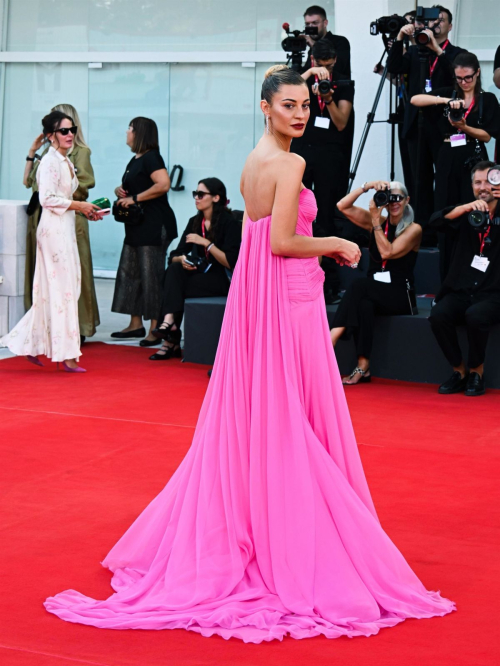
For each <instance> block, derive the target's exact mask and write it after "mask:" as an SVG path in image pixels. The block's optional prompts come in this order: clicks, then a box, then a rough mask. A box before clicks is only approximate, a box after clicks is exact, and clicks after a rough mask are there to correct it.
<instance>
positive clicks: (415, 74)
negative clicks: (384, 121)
mask: <svg viewBox="0 0 500 666" xmlns="http://www.w3.org/2000/svg"><path fill="white" fill-rule="evenodd" d="M403 45H404V42H403V40H400V41H398V40H396V41H395V42H394V44H393V45H392V48H391V50H390V51H389V55H388V56H387V68H388V70H389V72H390V73H391V74H408V97H409V98H410V99H411V97H413V95H419V94H420V93H422V92H424V91H423V90H422V89H421V87H420V57H419V47H418V46H410V47H409V48H408V50H407V51H406V53H403ZM427 50H428V51H429V59H428V64H427V65H426V75H425V78H426V79H429V78H430V79H431V82H432V89H433V90H435V89H437V88H443V87H445V86H452V85H453V76H454V72H453V61H454V60H455V58H456V57H457V55H458V54H459V53H462V52H464V51H465V49H461V48H460V47H458V46H453V44H448V45H447V47H446V49H445V50H444V52H443V53H442V55H440V56H439V57H438V58H437V61H436V66H435V68H434V70H433V73H432V76H431V75H430V67H431V65H433V63H434V61H435V60H436V57H437V56H436V54H435V53H434V51H431V50H430V49H427ZM432 113H433V110H432V111H431V112H428V110H427V109H424V115H427V116H431V114H432ZM417 115H418V108H417V107H416V106H414V105H413V104H409V103H408V104H406V106H405V118H404V124H403V137H404V138H406V137H407V136H408V133H409V132H410V131H411V130H412V129H415V127H416V120H417Z"/></svg>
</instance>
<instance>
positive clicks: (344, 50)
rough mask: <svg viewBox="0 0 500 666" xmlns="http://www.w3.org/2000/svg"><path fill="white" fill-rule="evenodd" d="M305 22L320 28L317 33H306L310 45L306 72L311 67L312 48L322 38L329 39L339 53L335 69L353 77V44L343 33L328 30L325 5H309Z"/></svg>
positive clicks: (305, 66)
mask: <svg viewBox="0 0 500 666" xmlns="http://www.w3.org/2000/svg"><path fill="white" fill-rule="evenodd" d="M304 23H305V25H306V27H312V28H318V34H317V35H306V41H307V43H308V44H309V46H310V49H309V52H308V54H307V60H306V62H305V64H304V70H303V71H304V72H305V71H307V70H308V69H310V68H311V50H312V47H313V46H314V44H315V42H317V41H319V40H320V39H327V40H328V41H329V42H330V44H331V45H332V46H333V48H334V49H335V52H336V54H337V62H336V63H335V71H336V72H338V73H339V74H342V75H343V76H345V77H347V78H348V79H350V78H351V45H350V44H349V40H348V39H347V38H346V37H342V36H341V35H333V34H332V33H331V32H330V31H329V30H328V19H327V18H326V12H325V10H324V9H323V7H319V6H318V5H312V7H308V9H306V11H305V14H304Z"/></svg>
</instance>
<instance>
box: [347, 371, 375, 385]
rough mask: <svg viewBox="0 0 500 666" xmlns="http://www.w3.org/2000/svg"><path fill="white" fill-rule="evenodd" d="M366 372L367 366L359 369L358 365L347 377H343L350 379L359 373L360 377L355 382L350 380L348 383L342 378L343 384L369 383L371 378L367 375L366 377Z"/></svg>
mask: <svg viewBox="0 0 500 666" xmlns="http://www.w3.org/2000/svg"><path fill="white" fill-rule="evenodd" d="M367 372H370V369H369V368H368V370H361V368H359V367H357V368H354V370H353V371H352V372H351V374H350V375H349V377H344V379H352V378H353V377H355V376H356V375H361V377H360V378H359V379H358V381H357V382H351V383H349V382H348V381H347V382H345V381H344V379H343V380H342V384H343V386H356V384H369V383H370V382H371V380H372V376H371V375H368V377H367V376H366V373H367Z"/></svg>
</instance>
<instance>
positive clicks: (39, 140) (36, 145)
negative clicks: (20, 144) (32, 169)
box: [29, 132, 45, 157]
mask: <svg viewBox="0 0 500 666" xmlns="http://www.w3.org/2000/svg"><path fill="white" fill-rule="evenodd" d="M44 142H45V134H44V133H43V132H42V133H41V134H39V135H38V136H37V137H36V139H35V140H34V141H33V143H32V144H31V148H30V150H29V152H30V157H34V156H35V153H36V151H37V150H40V148H41V147H42V146H43V144H44Z"/></svg>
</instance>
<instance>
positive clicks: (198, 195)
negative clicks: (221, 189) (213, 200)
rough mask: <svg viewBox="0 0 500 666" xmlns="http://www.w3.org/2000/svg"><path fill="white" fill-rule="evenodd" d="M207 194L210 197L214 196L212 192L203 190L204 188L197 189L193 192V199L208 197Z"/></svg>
mask: <svg viewBox="0 0 500 666" xmlns="http://www.w3.org/2000/svg"><path fill="white" fill-rule="evenodd" d="M207 195H208V196H210V197H213V196H214V195H213V194H212V192H203V191H202V190H195V191H194V192H193V199H203V197H206V196H207Z"/></svg>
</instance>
